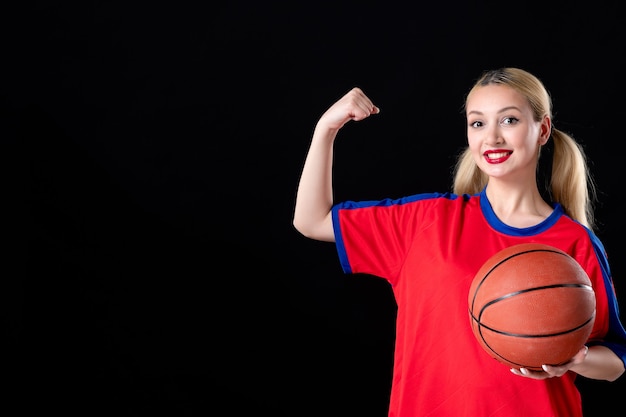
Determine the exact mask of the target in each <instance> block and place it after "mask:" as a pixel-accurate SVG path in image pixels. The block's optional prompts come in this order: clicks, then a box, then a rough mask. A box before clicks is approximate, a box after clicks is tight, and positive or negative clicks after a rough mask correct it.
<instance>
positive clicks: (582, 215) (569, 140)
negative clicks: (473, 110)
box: [453, 68, 596, 229]
mask: <svg viewBox="0 0 626 417" xmlns="http://www.w3.org/2000/svg"><path fill="white" fill-rule="evenodd" d="M489 84H502V85H507V86H509V87H511V88H513V89H515V90H516V91H517V92H518V93H520V94H522V95H523V96H524V97H526V99H527V100H528V103H529V104H530V108H531V109H532V112H533V117H534V120H535V121H537V122H538V121H540V120H542V119H543V117H544V116H546V115H547V116H548V117H550V119H552V99H551V97H550V94H549V93H548V91H547V90H546V88H545V87H544V85H543V83H542V82H541V81H540V80H539V79H538V78H537V77H535V76H534V75H532V74H530V73H528V72H527V71H524V70H521V69H518V68H501V69H498V70H491V71H486V72H485V73H483V75H482V76H481V77H480V78H479V79H478V81H476V83H475V84H474V86H473V87H472V88H471V90H470V91H469V93H468V96H469V94H471V93H472V91H474V90H475V89H476V88H479V87H483V86H486V85H489ZM551 133H552V135H551V137H552V142H553V147H554V151H553V156H552V170H551V172H550V174H551V175H550V177H549V181H547V182H546V184H543V185H544V187H545V189H543V190H540V192H543V193H544V195H546V193H547V196H548V197H549V198H550V199H551V200H552V201H553V202H557V203H559V204H561V206H562V207H563V209H564V210H565V214H567V215H568V216H570V217H571V218H573V219H574V220H576V221H578V222H579V223H581V224H583V225H584V226H586V227H588V228H589V229H593V228H594V227H595V225H594V216H593V204H594V203H595V198H596V190H595V184H594V182H593V179H592V178H591V175H590V172H589V169H588V165H587V157H586V155H585V152H584V150H583V148H582V146H581V145H580V144H579V143H578V142H576V141H575V140H574V139H573V137H572V136H570V135H568V134H567V133H565V132H563V131H560V130H558V129H556V128H555V127H554V123H553V126H552V132H551ZM537 167H538V168H537V169H538V170H539V167H540V166H539V164H538V165H537ZM546 178H548V177H546ZM487 180H488V177H487V175H486V174H485V173H484V172H482V171H481V170H480V169H479V168H478V166H477V165H476V163H475V162H474V158H473V157H472V154H471V153H470V151H469V148H468V147H466V148H465V149H464V150H463V151H462V152H461V153H460V154H459V157H458V159H457V161H456V165H455V167H454V182H453V192H454V193H455V194H459V195H460V194H477V193H479V192H481V191H482V190H483V188H484V187H485V186H486V185H487Z"/></svg>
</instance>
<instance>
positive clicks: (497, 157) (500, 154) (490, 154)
mask: <svg viewBox="0 0 626 417" xmlns="http://www.w3.org/2000/svg"><path fill="white" fill-rule="evenodd" d="M512 153H513V152H512V151H487V152H485V153H484V154H483V156H484V157H485V161H487V162H488V163H490V164H500V163H502V162H504V161H506V160H507V159H509V157H510V156H511V154H512Z"/></svg>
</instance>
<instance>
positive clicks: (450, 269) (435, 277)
mask: <svg viewBox="0 0 626 417" xmlns="http://www.w3.org/2000/svg"><path fill="white" fill-rule="evenodd" d="M379 112H380V110H379V108H378V107H377V106H375V105H374V104H373V103H372V101H371V100H370V99H369V98H368V97H367V96H366V95H365V94H364V93H363V91H361V90H360V89H359V88H354V89H352V90H351V91H349V92H348V93H347V94H346V95H344V96H343V97H342V98H341V99H340V100H339V101H337V102H336V103H334V104H333V105H332V106H331V107H330V108H329V109H328V110H327V111H326V112H325V113H324V114H323V115H322V116H321V118H320V119H319V121H318V122H317V125H316V127H315V131H314V133H313V137H312V141H311V144H310V148H309V151H308V155H307V157H306V161H305V164H304V167H303V171H302V176H301V178H300V183H299V186H298V192H297V198H296V204H295V212H294V219H293V224H294V226H295V228H296V229H297V230H298V231H299V232H300V233H302V234H303V235H304V236H307V237H309V238H312V239H317V240H320V241H327V242H335V244H336V247H337V251H338V254H339V259H340V263H341V267H342V268H343V270H344V272H345V273H364V274H371V275H375V276H378V277H381V278H383V279H386V280H387V281H388V282H389V283H390V285H391V286H392V289H393V293H394V297H395V299H396V302H397V306H398V311H397V320H396V326H397V327H396V343H395V352H394V369H393V379H392V387H391V399H390V404H389V416H390V417H415V416H430V417H434V416H442V417H450V416H454V417H463V416H467V417H479V416H490V417H497V416H506V417H512V416H520V417H527V416H533V417H540V416H563V417H577V416H582V405H581V398H580V393H579V391H578V390H577V388H576V386H575V384H574V380H575V378H576V376H577V375H581V376H584V377H586V378H591V379H602V380H608V381H613V380H615V379H617V378H618V377H620V376H621V375H622V374H623V372H624V363H625V361H626V332H625V330H624V327H623V326H622V324H621V323H620V320H619V309H618V305H617V301H616V296H615V293H614V288H613V283H612V277H611V272H610V269H609V265H608V262H607V256H606V253H605V250H604V247H603V245H602V243H601V242H600V241H599V239H598V238H597V236H596V235H595V234H594V232H593V230H594V223H593V212H592V203H593V197H594V188H593V182H592V181H591V178H590V176H589V172H588V169H587V163H586V159H585V155H584V153H583V151H582V148H581V147H580V146H579V145H578V144H577V143H576V142H575V141H574V139H573V138H571V137H570V136H568V135H567V134H565V133H564V132H562V131H560V130H558V129H556V128H555V127H554V126H553V125H552V102H551V98H550V96H549V94H548V92H547V90H546V89H545V87H544V85H543V84H542V82H541V81H540V80H539V79H538V78H537V77H535V76H534V75H532V74H530V73H528V72H527V71H524V70H521V69H518V68H502V69H498V70H493V71H488V72H485V73H484V74H483V75H482V76H481V77H480V78H479V79H478V81H477V82H476V84H475V85H474V86H473V87H472V89H471V90H470V91H469V93H468V95H467V97H466V102H465V114H466V117H467V142H468V146H467V149H466V150H465V151H464V152H463V153H462V154H461V155H460V157H459V159H458V162H457V165H456V167H455V176H454V184H453V192H451V193H450V192H443V193H428V194H416V195H411V196H408V197H402V198H398V199H385V200H381V201H364V202H353V201H347V202H341V203H335V202H334V201H333V185H332V165H333V144H334V141H335V139H336V137H337V134H338V132H339V130H340V129H341V128H342V127H343V126H344V125H345V124H346V123H348V122H349V121H351V120H354V121H360V120H363V119H365V118H367V117H369V116H371V115H375V114H378V113H379ZM549 140H552V141H553V147H554V152H553V161H552V172H551V173H549V175H548V176H547V177H549V178H550V185H549V188H548V189H546V190H543V189H540V188H539V187H538V168H539V164H538V161H539V157H540V154H541V149H542V146H544V145H545V144H546V143H547V142H548V141H549ZM545 196H549V198H550V199H551V200H552V201H546V198H548V197H545ZM524 242H536V243H543V244H548V245H551V246H554V247H557V248H559V249H561V250H564V251H565V252H567V253H568V254H570V255H571V256H572V257H574V258H575V259H576V260H577V261H578V262H579V263H580V265H581V266H582V267H583V268H584V269H585V271H586V272H587V274H588V275H589V277H590V279H591V281H592V284H593V287H594V291H595V294H596V307H597V311H596V319H595V323H594V328H593V331H592V333H591V336H590V338H589V340H588V342H587V343H586V345H585V346H584V347H583V348H582V349H581V350H580V351H579V352H578V353H577V354H576V355H575V356H574V357H573V358H571V360H570V361H569V362H567V363H565V364H564V365H562V366H549V365H545V366H544V367H543V370H542V371H531V370H529V369H523V368H522V369H508V368H507V367H506V366H504V365H502V364H501V363H499V362H497V361H495V360H494V359H492V358H491V357H490V356H489V355H487V354H486V353H485V352H484V351H483V350H482V348H481V347H480V346H479V345H478V343H477V341H476V339H475V337H474V335H473V333H472V330H471V327H470V324H469V319H468V305H467V296H468V291H469V287H470V284H471V282H472V280H473V278H474V275H475V274H476V272H477V271H478V269H479V268H480V267H481V265H482V264H483V263H484V262H485V261H486V260H487V259H488V258H489V257H491V256H492V255H493V254H495V253H496V252H498V251H500V250H502V249H504V248H505V247H508V246H512V245H515V244H519V243H524Z"/></svg>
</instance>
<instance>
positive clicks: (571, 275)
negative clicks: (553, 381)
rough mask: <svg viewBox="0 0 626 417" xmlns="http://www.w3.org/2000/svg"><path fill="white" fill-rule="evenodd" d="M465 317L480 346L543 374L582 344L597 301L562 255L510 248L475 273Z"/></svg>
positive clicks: (544, 248)
mask: <svg viewBox="0 0 626 417" xmlns="http://www.w3.org/2000/svg"><path fill="white" fill-rule="evenodd" d="M468 304H469V318H470V322H471V326H472V330H473V332H474V336H475V337H476V340H478V343H479V344H480V346H481V347H482V348H483V349H484V350H485V351H486V352H487V353H488V354H489V355H490V356H491V357H492V358H494V359H496V360H497V361H499V362H501V363H503V364H504V365H506V366H508V367H512V368H527V369H530V370H541V365H543V364H546V365H559V364H562V363H565V362H567V361H568V360H570V359H571V358H572V357H573V356H574V355H575V354H576V353H577V352H578V351H579V350H580V349H581V348H582V347H583V346H584V344H585V342H586V341H587V338H588V337H589V335H590V334H591V329H592V327H593V323H594V320H595V311H596V298H595V294H594V291H593V288H592V286H591V281H590V280H589V277H588V276H587V273H586V272H585V270H584V269H583V268H582V267H581V266H580V264H578V262H577V261H576V260H575V259H574V258H572V257H571V256H569V255H568V254H567V253H566V252H564V251H562V250H560V249H557V248H555V247H552V246H548V245H544V244H538V243H524V244H520V245H514V246H510V247H508V248H505V249H504V250H502V251H500V252H498V253H496V254H495V255H493V256H492V257H491V258H489V259H488V260H487V261H486V262H485V263H484V264H483V265H482V267H481V268H480V269H479V270H478V272H477V273H476V275H475V277H474V279H473V281H472V284H471V286H470V290H469V295H468Z"/></svg>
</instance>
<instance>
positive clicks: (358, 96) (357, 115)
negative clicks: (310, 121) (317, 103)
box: [317, 87, 380, 130]
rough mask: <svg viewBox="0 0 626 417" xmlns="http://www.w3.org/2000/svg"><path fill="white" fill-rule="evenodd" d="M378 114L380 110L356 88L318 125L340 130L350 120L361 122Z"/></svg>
mask: <svg viewBox="0 0 626 417" xmlns="http://www.w3.org/2000/svg"><path fill="white" fill-rule="evenodd" d="M378 113H380V109H379V108H378V107H376V106H375V105H374V103H372V101H371V100H370V99H369V98H368V97H367V96H366V95H365V93H363V91H362V90H361V89H360V88H358V87H354V88H353V89H352V90H350V91H348V92H347V93H346V95H344V96H343V97H341V98H340V99H339V100H338V101H337V102H335V104H333V105H332V106H331V107H330V108H329V109H328V110H326V112H324V114H322V117H320V119H319V121H318V123H317V125H318V127H321V126H324V127H326V128H327V129H331V130H335V129H336V130H339V129H341V128H342V127H343V126H344V125H345V124H346V123H347V122H348V121H350V120H354V121H360V120H363V119H365V118H367V117H369V116H370V115H372V114H378Z"/></svg>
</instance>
